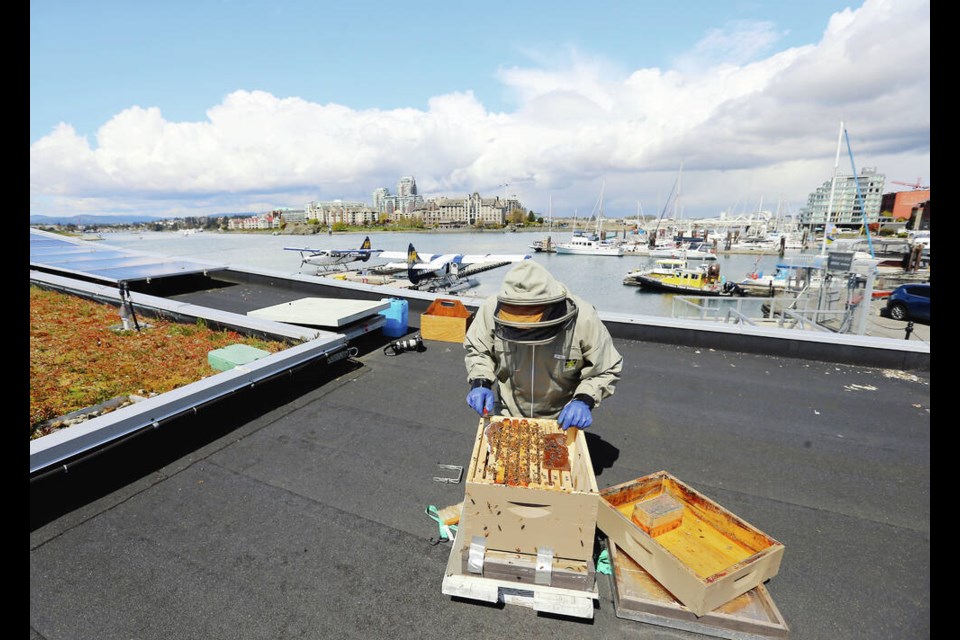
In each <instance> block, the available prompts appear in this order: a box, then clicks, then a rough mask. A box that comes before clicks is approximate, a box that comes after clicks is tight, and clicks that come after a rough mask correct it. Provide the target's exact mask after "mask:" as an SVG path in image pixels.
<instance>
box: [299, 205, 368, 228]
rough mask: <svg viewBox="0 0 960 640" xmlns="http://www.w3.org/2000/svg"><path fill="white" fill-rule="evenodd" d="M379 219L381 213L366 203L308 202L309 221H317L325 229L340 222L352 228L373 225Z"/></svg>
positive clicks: (307, 216)
mask: <svg viewBox="0 0 960 640" xmlns="http://www.w3.org/2000/svg"><path fill="white" fill-rule="evenodd" d="M379 217H380V214H379V212H378V211H375V210H374V209H372V208H370V206H369V205H368V204H366V203H365V202H358V201H350V200H327V201H314V202H308V203H307V205H306V219H307V221H308V222H309V221H310V220H316V221H317V223H318V224H320V225H321V226H323V227H332V226H333V225H335V224H337V223H338V222H341V223H343V224H347V225H351V226H358V225H364V224H373V223H375V222H377V219H378V218H379Z"/></svg>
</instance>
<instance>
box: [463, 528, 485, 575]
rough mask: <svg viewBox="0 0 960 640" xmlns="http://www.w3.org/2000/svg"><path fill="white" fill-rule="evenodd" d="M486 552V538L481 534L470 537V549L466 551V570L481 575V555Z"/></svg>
mask: <svg viewBox="0 0 960 640" xmlns="http://www.w3.org/2000/svg"><path fill="white" fill-rule="evenodd" d="M486 552H487V539H486V538H484V537H483V536H473V538H471V539H470V550H469V552H468V553H467V571H468V572H470V573H479V574H480V575H483V556H484V554H485V553H486Z"/></svg>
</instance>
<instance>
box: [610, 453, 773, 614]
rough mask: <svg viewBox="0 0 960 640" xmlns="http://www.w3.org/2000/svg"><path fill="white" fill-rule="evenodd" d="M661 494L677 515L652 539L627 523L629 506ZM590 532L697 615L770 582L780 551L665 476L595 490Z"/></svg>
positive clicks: (756, 531)
mask: <svg viewBox="0 0 960 640" xmlns="http://www.w3.org/2000/svg"><path fill="white" fill-rule="evenodd" d="M661 494H667V495H669V496H670V497H671V498H673V499H675V500H677V501H678V502H679V503H680V504H681V505H683V517H682V519H681V523H680V526H679V527H677V528H675V529H672V530H670V531H666V532H665V533H661V534H660V535H657V536H652V535H650V534H648V533H647V532H645V531H644V530H643V529H642V528H640V527H639V526H637V524H636V523H635V522H633V520H632V519H631V517H632V514H633V511H634V507H635V506H636V504H637V503H640V502H642V501H644V500H648V499H650V498H653V497H656V496H659V495H661ZM597 527H598V528H599V529H600V530H601V531H602V532H603V533H604V534H605V535H606V536H607V537H608V538H609V539H610V541H612V542H614V543H616V544H617V545H618V546H619V547H620V549H621V550H622V551H623V552H624V553H626V554H627V555H628V556H630V557H631V558H632V559H633V560H634V561H635V562H636V563H637V564H639V565H640V566H641V567H643V568H644V570H646V571H647V572H649V573H650V575H652V576H653V577H654V579H656V580H657V581H658V582H659V583H660V584H661V585H663V587H664V588H665V589H667V590H668V591H669V592H670V593H671V594H673V596H674V597H675V598H676V599H677V600H679V601H680V602H682V603H683V604H684V606H686V607H687V608H688V609H690V610H691V611H693V613H694V614H696V615H697V616H702V615H704V614H705V613H707V612H709V611H712V610H714V609H716V608H717V607H720V606H721V605H723V604H725V603H727V602H729V601H730V600H732V599H734V598H736V597H737V596H739V595H741V594H743V593H746V592H747V591H749V590H750V589H753V588H754V587H756V586H757V585H760V584H762V583H763V582H765V581H766V580H768V579H770V578H772V577H773V576H775V575H776V574H777V572H778V571H779V570H780V561H781V559H782V557H783V550H784V547H783V545H782V544H780V543H779V542H777V541H776V540H774V539H773V538H771V537H770V536H768V535H766V534H765V533H763V532H762V531H760V530H759V529H757V528H756V527H754V526H752V525H750V524H748V523H747V522H745V521H744V520H742V519H741V518H738V517H737V516H735V515H734V514H732V513H730V512H729V511H727V510H726V509H724V508H723V507H721V506H720V505H719V504H717V503H716V502H714V501H712V500H710V499H709V498H707V497H706V496H704V495H702V494H700V493H699V492H697V491H696V490H694V489H693V488H691V487H689V486H688V485H686V484H684V483H683V482H681V481H680V480H678V479H677V478H674V477H673V476H671V475H670V474H669V473H667V472H666V471H659V472H657V473H654V474H651V475H648V476H644V477H642V478H638V479H636V480H632V481H630V482H625V483H623V484H619V485H616V486H613V487H609V488H607V489H604V490H602V491H601V492H600V505H599V511H598V513H597Z"/></svg>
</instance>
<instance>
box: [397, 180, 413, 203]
mask: <svg viewBox="0 0 960 640" xmlns="http://www.w3.org/2000/svg"><path fill="white" fill-rule="evenodd" d="M397 195H398V196H400V197H401V198H404V197H407V196H415V195H417V181H416V180H414V179H413V176H405V177H403V178H400V180H398V181H397Z"/></svg>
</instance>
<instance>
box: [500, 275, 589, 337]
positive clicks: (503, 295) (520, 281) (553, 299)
mask: <svg viewBox="0 0 960 640" xmlns="http://www.w3.org/2000/svg"><path fill="white" fill-rule="evenodd" d="M576 315H577V305H576V304H575V303H574V302H573V300H571V299H570V298H568V297H567V289H566V287H564V286H563V285H562V284H561V283H560V282H558V281H557V280H555V279H554V278H553V276H552V275H550V272H549V271H547V270H546V269H544V268H543V267H542V266H541V265H539V264H538V263H536V262H534V261H532V260H524V261H523V262H521V263H519V264H518V265H517V266H515V267H513V268H512V269H511V270H510V271H509V272H508V273H507V275H506V277H504V279H503V284H502V286H501V288H500V292H499V294H498V295H497V308H496V311H495V312H494V315H493V318H494V325H495V328H494V332H495V334H496V335H497V337H499V338H501V339H504V340H508V341H510V342H518V343H522V344H543V343H546V342H549V341H550V340H552V339H553V338H555V337H556V336H557V334H559V333H560V332H561V331H562V330H563V329H564V328H566V327H567V326H568V324H569V323H571V322H572V321H573V320H574V319H575V317H576Z"/></svg>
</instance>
